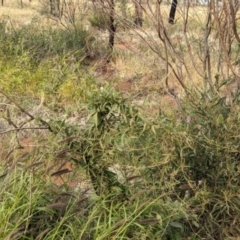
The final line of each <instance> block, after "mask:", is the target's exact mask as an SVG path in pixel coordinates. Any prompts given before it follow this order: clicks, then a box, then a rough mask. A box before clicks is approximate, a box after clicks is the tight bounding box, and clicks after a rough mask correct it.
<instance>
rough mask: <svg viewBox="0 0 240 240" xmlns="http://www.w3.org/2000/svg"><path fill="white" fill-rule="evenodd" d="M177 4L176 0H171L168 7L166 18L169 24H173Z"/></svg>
mask: <svg viewBox="0 0 240 240" xmlns="http://www.w3.org/2000/svg"><path fill="white" fill-rule="evenodd" d="M177 4H178V1H177V0H172V4H171V9H170V13H169V20H168V22H169V23H170V24H174V19H175V14H176V9H177Z"/></svg>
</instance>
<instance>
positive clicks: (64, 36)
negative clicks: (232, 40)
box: [0, 22, 240, 240]
mask: <svg viewBox="0 0 240 240" xmlns="http://www.w3.org/2000/svg"><path fill="white" fill-rule="evenodd" d="M0 31H1V34H0V52H1V53H2V54H1V55H0V85H1V88H0V89H1V93H0V94H1V97H0V109H1V122H0V123H1V125H0V129H1V130H0V131H1V132H0V135H1V140H0V144H1V145H0V157H1V164H0V202H1V204H0V238H1V239H21V240H22V239H46V240H50V239H87V240H92V239H96V240H100V239H109V240H110V239H142V240H148V239H163V240H165V239H166V240H169V239H171V240H180V239H192V240H195V239H227V238H229V237H230V236H231V237H236V238H237V237H238V236H239V234H240V232H239V217H240V216H239V212H240V201H239V185H240V182H239V156H240V148H239V138H240V137H239V136H240V127H239V124H238V123H239V117H240V115H239V100H240V99H239V94H238V93H236V94H232V96H231V99H230V100H231V101H230V100H229V99H226V97H222V96H221V94H222V89H225V88H226V87H227V81H225V82H222V83H217V82H216V83H213V86H211V87H210V88H209V89H208V90H206V91H202V92H197V91H195V90H196V89H193V90H192V91H191V92H187V94H186V95H185V96H184V97H182V99H181V109H180V108H179V109H177V107H174V111H172V109H169V108H168V109H164V108H161V107H159V108H160V109H159V111H158V114H155V115H154V116H153V115H151V111H150V110H151V109H150V108H149V105H148V104H147V100H146V103H145V104H143V105H142V106H138V105H137V104H136V99H135V97H134V96H132V97H130V98H127V97H124V96H123V94H121V93H120V92H117V91H116V90H115V89H114V88H113V87H112V86H111V84H115V82H116V81H117V80H118V79H116V81H115V82H114V83H111V82H109V83H108V84H105V83H103V82H101V83H99V82H100V81H101V80H100V79H97V78H95V77H94V76H93V75H92V73H91V72H92V71H93V67H92V66H91V62H90V63H89V60H88V62H87V61H86V57H87V56H86V54H87V46H86V39H87V38H88V32H86V31H83V30H82V29H81V28H79V29H72V30H71V31H68V30H66V29H60V28H57V29H53V28H45V27H44V28H43V27H42V26H39V25H38V24H36V22H33V23H31V24H30V25H28V26H25V27H23V28H20V29H18V30H14V29H11V31H6V28H5V25H4V22H2V25H1V27H0ZM172 31H173V30H172ZM92 41H96V40H92ZM95 44H97V43H95ZM148 54H150V53H149V52H148ZM116 57H117V55H116ZM116 78H117V77H116ZM139 96H140V94H138V95H137V97H138V98H139ZM142 98H143V97H142V96H141V100H142ZM143 100H144V99H143ZM134 101H135V104H134ZM176 109H177V110H176ZM26 140H29V141H26ZM66 162H71V163H72V164H73V169H72V171H69V170H66V169H64V163H66ZM56 179H57V180H58V182H57V181H56ZM59 182H60V183H61V184H60V183H59Z"/></svg>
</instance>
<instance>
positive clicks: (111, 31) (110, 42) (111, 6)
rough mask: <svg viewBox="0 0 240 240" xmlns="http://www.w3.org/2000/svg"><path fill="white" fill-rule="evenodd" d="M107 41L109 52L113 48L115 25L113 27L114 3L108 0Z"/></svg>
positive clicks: (112, 0)
mask: <svg viewBox="0 0 240 240" xmlns="http://www.w3.org/2000/svg"><path fill="white" fill-rule="evenodd" d="M109 11H110V12H109V40H108V45H109V48H110V50H111V51H112V50H113V47H114V38H115V32H116V25H115V3H114V0H109Z"/></svg>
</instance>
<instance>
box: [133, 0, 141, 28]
mask: <svg viewBox="0 0 240 240" xmlns="http://www.w3.org/2000/svg"><path fill="white" fill-rule="evenodd" d="M141 4H142V0H135V1H134V5H135V24H136V25H137V26H139V27H142V24H143V17H142V15H143V14H142V6H141Z"/></svg>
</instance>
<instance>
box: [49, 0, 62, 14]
mask: <svg viewBox="0 0 240 240" xmlns="http://www.w3.org/2000/svg"><path fill="white" fill-rule="evenodd" d="M50 14H51V15H53V16H55V17H59V15H60V0H50Z"/></svg>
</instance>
